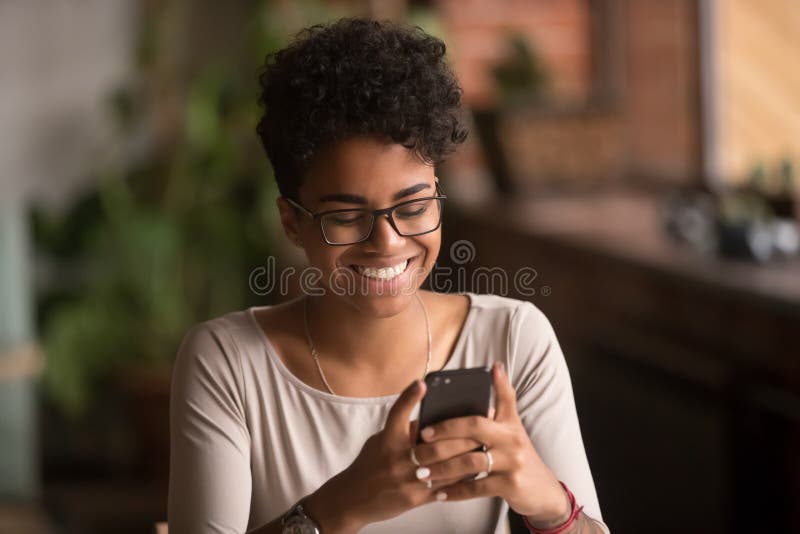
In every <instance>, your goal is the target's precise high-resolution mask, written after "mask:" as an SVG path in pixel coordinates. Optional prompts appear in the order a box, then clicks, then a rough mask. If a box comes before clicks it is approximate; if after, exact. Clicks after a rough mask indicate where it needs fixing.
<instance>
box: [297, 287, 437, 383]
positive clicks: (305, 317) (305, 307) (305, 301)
mask: <svg viewBox="0 0 800 534" xmlns="http://www.w3.org/2000/svg"><path fill="white" fill-rule="evenodd" d="M415 295H416V296H417V300H418V301H419V304H420V306H422V313H423V314H424V315H425V330H426V331H427V332H428V359H427V360H426V362H425V374H423V375H422V379H423V380H424V379H425V377H426V376H427V375H428V371H429V370H430V366H431V324H430V320H429V319H428V310H427V309H426V308H425V303H424V302H422V297H420V296H419V291H417V292H415ZM303 322H304V323H305V327H306V337H307V338H308V347H309V348H310V349H311V356H313V357H314V361H315V362H316V363H317V370H318V371H319V376H320V378H322V381H323V382H324V383H325V387H326V388H328V391H329V392H330V393H331V395H336V393H334V392H333V388H331V385H330V384H328V380H327V379H326V378H325V373H323V372H322V366H321V365H320V364H319V355H318V354H317V349H316V347H315V346H314V342H313V341H312V340H311V330H309V328H308V296H306V297H304V298H303Z"/></svg>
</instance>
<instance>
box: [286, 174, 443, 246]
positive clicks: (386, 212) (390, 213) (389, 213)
mask: <svg viewBox="0 0 800 534" xmlns="http://www.w3.org/2000/svg"><path fill="white" fill-rule="evenodd" d="M436 193H437V194H436V195H433V196H430V197H421V198H412V199H411V200H404V201H403V202H400V203H398V204H395V205H394V206H389V207H388V208H382V209H379V210H368V209H360V208H344V209H338V210H328V211H320V212H317V213H314V212H312V211H311V210H309V209H307V208H305V207H304V206H302V205H301V204H300V203H299V202H297V201H296V200H292V199H291V198H288V197H286V201H287V202H288V203H289V204H291V205H292V206H294V207H295V208H296V209H298V210H300V211H301V212H303V213H305V214H306V215H308V216H309V217H311V218H312V219H313V220H315V221H318V220H320V219H322V217H323V216H325V215H330V214H332V213H344V212H353V211H360V212H363V213H368V214H370V215H372V220H371V221H370V226H369V230H368V231H367V233H366V235H365V236H364V237H363V238H362V239H359V240H358V241H353V242H350V243H331V242H330V241H329V240H328V236H326V235H325V229H324V228H323V227H322V222H321V221H320V223H319V231H320V233H321V234H322V239H324V240H325V243H327V244H328V245H331V246H334V247H338V246H347V245H355V244H356V243H363V242H364V241H367V240H369V238H370V237H371V236H372V230H374V229H375V218H376V217H379V216H383V217H386V218H387V219H389V224H391V225H392V228H393V229H394V231H395V232H397V235H399V236H402V237H415V236H418V235H425V234H429V233H431V232H435V231H436V230H438V229H439V227H441V226H442V214H443V213H444V200H445V199H446V198H447V195H445V194H444V191H443V190H442V187H441V186H440V185H439V182H438V180H437V181H436ZM423 200H438V201H440V202H439V222H438V223H436V226H435V227H433V228H431V229H430V230H427V231H425V232H419V233H416V234H404V233H402V232H400V230H399V229H398V228H397V225H396V224H395V222H394V210H396V209H397V208H401V207H403V206H406V205H408V204H413V203H414V202H421V201H423Z"/></svg>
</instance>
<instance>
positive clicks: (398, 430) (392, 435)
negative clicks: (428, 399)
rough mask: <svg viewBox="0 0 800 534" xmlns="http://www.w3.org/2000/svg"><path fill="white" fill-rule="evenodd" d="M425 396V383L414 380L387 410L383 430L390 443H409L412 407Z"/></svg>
mask: <svg viewBox="0 0 800 534" xmlns="http://www.w3.org/2000/svg"><path fill="white" fill-rule="evenodd" d="M423 396H425V383H424V382H422V381H421V380H415V381H414V382H412V383H411V384H409V386H408V387H407V388H406V389H404V390H403V392H402V393H401V394H400V396H399V397H398V398H397V400H396V401H395V403H394V404H393V405H392V408H391V410H389V415H388V416H387V417H386V426H385V430H386V432H387V434H389V439H390V442H391V443H408V442H409V439H410V438H409V433H408V432H409V425H408V422H409V419H410V418H411V412H412V411H413V410H414V406H415V405H416V404H417V403H418V402H419V401H420V399H422V397H423Z"/></svg>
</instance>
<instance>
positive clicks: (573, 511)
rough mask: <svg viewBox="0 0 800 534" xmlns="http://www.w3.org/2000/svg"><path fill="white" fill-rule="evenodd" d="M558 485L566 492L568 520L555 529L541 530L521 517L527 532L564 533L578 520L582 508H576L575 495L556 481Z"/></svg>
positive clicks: (564, 485)
mask: <svg viewBox="0 0 800 534" xmlns="http://www.w3.org/2000/svg"><path fill="white" fill-rule="evenodd" d="M558 483H559V484H561V487H563V488H564V491H566V492H567V496H568V497H569V505H570V508H571V512H570V514H569V519H567V520H566V521H565V522H564V523H563V524H561V525H559V526H557V527H554V528H551V529H548V530H542V529H539V528H536V527H534V526H533V525H531V523H530V521H528V518H527V517H526V516H524V515H523V516H522V521H524V522H525V526H526V527H528V530H530V532H531V534H558V533H559V532H564V531H565V530H567V529H568V528H569V527H571V526H572V524H573V523H574V522H575V520H576V519H577V518H578V514H580V513H581V510H583V506H578V505H577V503H576V502H575V495H573V494H572V492H571V491H570V490H569V488H568V487H567V485H566V484H564V483H563V482H561V481H560V480H559V481H558Z"/></svg>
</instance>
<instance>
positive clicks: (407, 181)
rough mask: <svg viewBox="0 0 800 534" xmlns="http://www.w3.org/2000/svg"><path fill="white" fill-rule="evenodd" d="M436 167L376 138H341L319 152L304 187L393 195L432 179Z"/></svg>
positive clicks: (321, 191) (317, 191)
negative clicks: (341, 139)
mask: <svg viewBox="0 0 800 534" xmlns="http://www.w3.org/2000/svg"><path fill="white" fill-rule="evenodd" d="M433 176H434V169H433V166H431V165H429V164H426V163H425V162H423V161H422V160H420V159H419V158H418V157H417V156H416V154H414V151H413V150H410V149H408V148H406V147H404V146H402V145H400V144H397V143H383V142H381V141H380V140H376V139H373V138H365V137H360V138H353V139H347V140H344V141H339V142H337V143H335V144H332V145H330V146H328V147H326V148H325V149H324V150H322V151H320V153H319V154H317V156H316V157H315V158H314V162H313V163H312V165H311V167H310V168H309V170H308V173H307V175H306V178H305V180H304V181H303V186H302V189H303V190H305V191H306V192H309V193H313V194H314V195H317V194H327V193H356V194H361V195H365V196H367V195H369V194H370V193H376V194H377V193H386V194H391V193H394V192H396V191H397V190H399V189H403V188H404V187H407V186H409V185H413V184H414V183H417V182H420V181H431V182H432V181H433Z"/></svg>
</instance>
